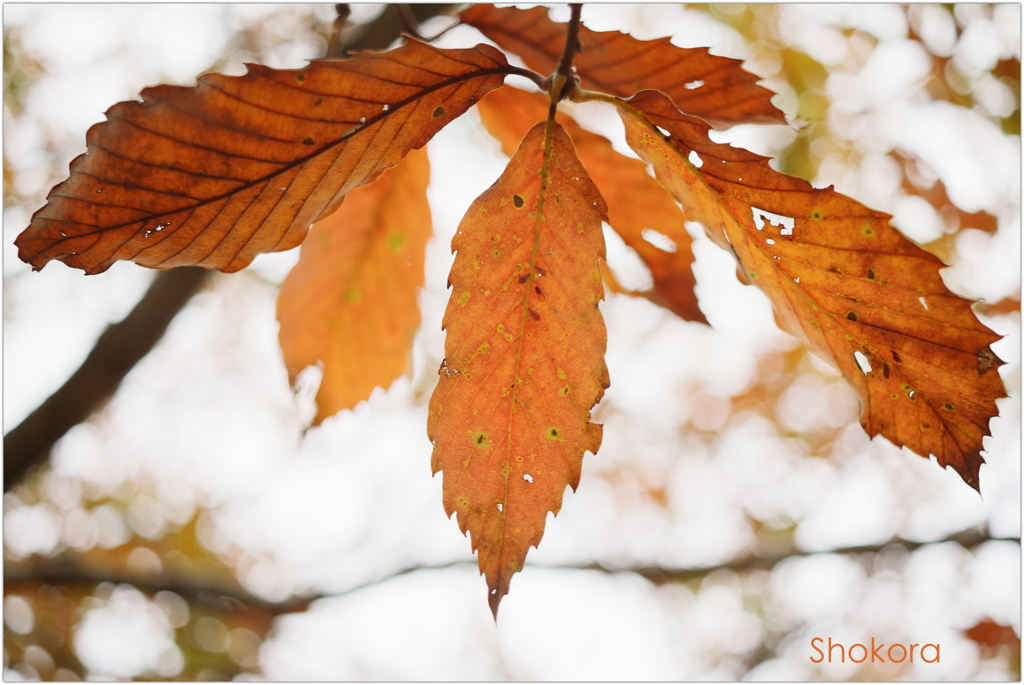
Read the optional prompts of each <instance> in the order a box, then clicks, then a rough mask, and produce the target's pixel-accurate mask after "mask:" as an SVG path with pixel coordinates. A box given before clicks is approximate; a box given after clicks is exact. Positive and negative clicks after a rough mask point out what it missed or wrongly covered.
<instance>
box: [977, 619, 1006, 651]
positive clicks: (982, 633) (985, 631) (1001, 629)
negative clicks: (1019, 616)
mask: <svg viewBox="0 0 1024 685" xmlns="http://www.w3.org/2000/svg"><path fill="white" fill-rule="evenodd" d="M964 635H965V636H966V637H967V638H968V639H969V640H971V641H973V642H975V643H977V644H979V645H981V646H982V647H998V646H1000V645H1010V646H1011V647H1015V648H1017V649H1019V648H1020V638H1019V637H1017V633H1015V632H1014V630H1013V627H1012V626H1004V625H1001V624H999V623H996V622H995V621H992V620H989V619H985V620H984V621H980V622H979V623H977V624H975V625H974V626H972V627H971V628H968V629H967V630H965V631H964Z"/></svg>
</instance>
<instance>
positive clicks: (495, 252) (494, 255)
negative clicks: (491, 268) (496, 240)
mask: <svg viewBox="0 0 1024 685" xmlns="http://www.w3.org/2000/svg"><path fill="white" fill-rule="evenodd" d="M491 256H492V257H494V258H495V259H497V258H498V257H500V256H501V250H495V251H494V252H492V253H491Z"/></svg>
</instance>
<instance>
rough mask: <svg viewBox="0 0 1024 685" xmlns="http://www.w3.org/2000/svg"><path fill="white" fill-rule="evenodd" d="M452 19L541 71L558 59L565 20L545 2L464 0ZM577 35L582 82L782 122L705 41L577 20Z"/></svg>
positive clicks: (762, 92) (732, 119)
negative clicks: (469, 0)
mask: <svg viewBox="0 0 1024 685" xmlns="http://www.w3.org/2000/svg"><path fill="white" fill-rule="evenodd" d="M460 19H461V20H462V22H463V23H465V24H469V25H470V26H473V27H474V28H476V29H478V30H479V31H480V32H481V33H483V34H484V35H485V36H487V37H488V38H490V39H491V40H493V41H494V42H495V43H497V44H498V45H499V46H501V47H502V48H503V49H505V50H508V51H509V52H512V53H515V54H516V55H519V57H521V58H522V60H523V62H525V63H526V65H527V66H528V67H530V68H531V69H533V70H534V71H538V72H540V73H542V74H548V73H551V72H553V71H554V70H555V67H556V66H557V64H558V60H559V57H560V56H561V54H562V46H563V45H564V43H565V30H566V29H565V27H566V25H565V24H557V23H555V22H553V21H551V19H550V18H549V17H548V8H547V7H534V8H533V9H529V10H519V9H515V8H511V7H508V8H502V9H498V8H496V7H494V5H472V6H471V7H470V8H469V9H467V10H466V11H464V12H463V13H462V14H461V15H460ZM580 40H581V41H582V43H583V47H584V50H583V52H582V53H580V54H579V55H577V56H576V59H575V61H574V63H573V64H574V65H575V67H576V72H577V74H578V76H579V77H580V86H581V87H582V88H586V89H588V90H597V91H603V92H605V93H609V94H611V95H618V96H619V97H624V98H628V97H630V96H631V95H633V94H635V93H636V92H637V91H640V90H645V89H652V90H660V91H661V92H663V93H665V94H666V95H667V96H669V97H670V98H671V99H672V101H673V102H675V103H676V105H677V106H678V107H679V109H680V110H682V111H684V112H686V113H687V114H692V115H694V116H698V117H701V118H702V119H704V120H706V121H708V122H709V123H711V124H712V125H713V126H715V127H716V128H728V127H730V126H734V125H736V124H784V123H786V117H785V115H784V114H783V113H782V112H781V111H780V110H779V109H778V108H777V107H775V105H773V104H772V103H771V98H772V97H773V96H774V95H775V93H773V92H771V91H770V90H768V89H766V88H762V87H761V86H759V85H757V81H758V78H757V76H755V75H754V74H751V73H750V72H748V71H744V70H743V68H742V62H741V61H740V60H737V59H730V58H728V57H718V56H716V55H712V54H709V53H708V49H707V48H680V47H677V46H675V45H673V44H672V41H671V39H670V38H659V39H656V40H637V39H636V38H633V37H632V36H630V35H629V34H626V33H621V32H619V31H591V30H590V29H588V28H587V27H585V26H583V25H581V26H580Z"/></svg>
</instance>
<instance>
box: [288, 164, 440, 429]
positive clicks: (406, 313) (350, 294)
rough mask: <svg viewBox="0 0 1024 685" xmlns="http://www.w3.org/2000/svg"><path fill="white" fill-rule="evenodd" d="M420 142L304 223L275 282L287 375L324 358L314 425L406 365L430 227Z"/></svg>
mask: <svg viewBox="0 0 1024 685" xmlns="http://www.w3.org/2000/svg"><path fill="white" fill-rule="evenodd" d="M429 180H430V166H429V163H428V162H427V153H426V151H425V150H413V151H412V152H410V153H409V156H408V157H406V158H405V161H403V162H402V163H401V164H399V165H398V166H397V167H395V168H393V169H389V170H388V171H386V172H384V174H383V175H382V176H381V177H380V178H379V179H378V180H377V181H375V182H374V183H372V184H370V185H368V186H364V187H362V188H356V189H354V190H352V191H350V192H349V194H348V198H347V199H346V201H345V204H344V205H342V207H341V209H339V210H338V211H337V212H335V213H334V214H332V215H331V216H329V217H327V218H326V219H324V220H322V221H320V222H318V223H316V224H314V225H313V228H312V229H311V230H310V234H309V238H307V240H306V242H305V243H303V245H302V251H301V253H300V256H299V261H298V263H297V264H296V265H295V267H294V268H293V269H292V270H291V272H290V273H289V274H288V277H287V278H286V279H285V281H284V284H283V285H282V286H281V294H280V296H279V297H278V301H277V317H278V320H279V321H280V322H281V331H280V341H281V350H282V352H284V361H285V366H286V367H287V368H288V375H289V378H290V379H291V382H292V383H294V382H295V379H296V377H297V375H298V373H299V372H300V371H301V370H302V369H304V368H306V367H307V366H310V365H313V364H316V363H317V362H318V361H319V362H322V363H323V367H324V371H323V379H322V380H321V382H320V389H319V391H318V392H317V396H316V404H317V413H316V417H315V418H314V420H313V425H319V424H320V422H321V421H323V420H324V419H325V418H327V417H328V416H333V415H334V414H336V413H338V412H339V411H341V410H342V409H351V408H352V407H354V406H355V405H356V404H357V403H359V402H360V401H362V400H365V399H366V398H367V397H369V395H370V391H372V390H373V389H374V388H375V387H378V386H380V387H385V388H386V387H387V386H388V385H390V384H391V382H392V381H393V380H395V379H396V378H398V377H399V376H401V375H402V373H404V372H405V370H406V366H407V360H408V357H409V350H410V347H411V345H412V340H413V337H414V336H415V335H416V329H417V328H419V324H420V312H419V307H418V305H417V301H416V294H417V291H418V290H419V287H420V286H421V285H422V284H423V254H424V248H425V247H426V243H427V239H428V238H429V237H430V231H431V226H430V206H429V205H428V204H427V182H428V181H429Z"/></svg>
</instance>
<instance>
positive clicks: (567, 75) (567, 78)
mask: <svg viewBox="0 0 1024 685" xmlns="http://www.w3.org/2000/svg"><path fill="white" fill-rule="evenodd" d="M569 8H570V10H571V11H572V16H571V17H570V18H569V24H568V27H567V28H566V31H565V48H564V49H563V50H562V57H561V59H559V60H558V68H557V69H555V74H557V75H558V76H560V77H562V79H564V80H563V81H562V89H561V91H560V92H559V93H558V100H559V101H561V100H562V99H563V98H564V97H565V96H566V95H568V93H569V91H570V90H572V89H573V88H574V87H575V86H576V83H577V81H578V80H579V79H577V78H576V75H575V74H574V73H573V68H572V61H573V59H574V58H575V57H576V55H578V54H579V53H581V52H583V44H582V43H581V42H580V13H581V12H582V11H583V5H581V4H572V5H569Z"/></svg>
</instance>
